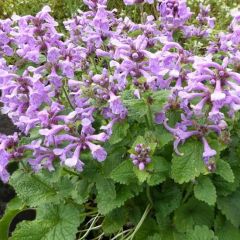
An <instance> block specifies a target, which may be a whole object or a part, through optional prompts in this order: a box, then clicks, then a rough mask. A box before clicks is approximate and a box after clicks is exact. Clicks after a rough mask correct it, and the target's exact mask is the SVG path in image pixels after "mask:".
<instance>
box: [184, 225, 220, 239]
mask: <svg viewBox="0 0 240 240" xmlns="http://www.w3.org/2000/svg"><path fill="white" fill-rule="evenodd" d="M186 240H218V238H217V237H216V236H214V232H213V231H212V230H210V229H209V228H208V227H207V226H195V228H194V229H193V230H191V231H189V232H187V237H186Z"/></svg>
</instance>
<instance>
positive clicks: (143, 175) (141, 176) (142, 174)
mask: <svg viewBox="0 0 240 240" xmlns="http://www.w3.org/2000/svg"><path fill="white" fill-rule="evenodd" d="M133 171H134V173H135V175H136V177H137V179H138V181H139V182H140V183H143V182H145V181H146V180H147V179H148V178H149V177H150V173H149V172H147V171H146V169H145V170H139V169H138V168H137V167H134V169H133Z"/></svg>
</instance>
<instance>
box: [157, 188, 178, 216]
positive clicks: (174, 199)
mask: <svg viewBox="0 0 240 240" xmlns="http://www.w3.org/2000/svg"><path fill="white" fill-rule="evenodd" d="M181 198H182V194H181V191H180V189H179V188H178V187H177V186H176V185H174V184H169V185H167V186H166V187H165V188H164V189H163V190H162V191H161V192H159V194H158V195H157V196H156V199H155V201H154V207H155V209H156V215H157V219H158V218H160V219H162V218H165V217H166V216H167V215H169V214H170V213H172V212H173V211H174V210H175V209H177V208H178V207H179V206H180V202H181Z"/></svg>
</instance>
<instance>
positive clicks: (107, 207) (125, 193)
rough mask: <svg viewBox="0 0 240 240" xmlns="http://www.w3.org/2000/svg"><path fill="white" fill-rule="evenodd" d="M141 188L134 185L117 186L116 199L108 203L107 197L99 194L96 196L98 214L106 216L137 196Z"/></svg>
mask: <svg viewBox="0 0 240 240" xmlns="http://www.w3.org/2000/svg"><path fill="white" fill-rule="evenodd" d="M140 191H141V188H140V187H139V186H137V185H136V184H132V185H117V186H116V197H115V198H114V199H112V200H111V201H109V196H107V195H106V194H105V195H104V194H101V195H99V194H98V196H97V204H98V210H99V213H101V214H103V215H106V214H108V213H110V212H111V211H112V210H114V209H116V208H119V207H121V206H122V205H123V204H124V203H125V202H126V201H127V200H128V199H131V198H132V197H134V196H136V195H138V194H139V193H140Z"/></svg>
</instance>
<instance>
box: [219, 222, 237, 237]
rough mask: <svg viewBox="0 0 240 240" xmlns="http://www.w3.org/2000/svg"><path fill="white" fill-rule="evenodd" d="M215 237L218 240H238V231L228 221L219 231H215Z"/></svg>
mask: <svg viewBox="0 0 240 240" xmlns="http://www.w3.org/2000/svg"><path fill="white" fill-rule="evenodd" d="M216 235H217V236H218V238H219V240H230V239H231V240H239V239H240V230H239V228H235V227H234V226H233V225H232V224H231V223H230V222H229V221H226V222H225V224H224V225H223V226H222V227H221V228H220V229H219V231H217V233H216Z"/></svg>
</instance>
